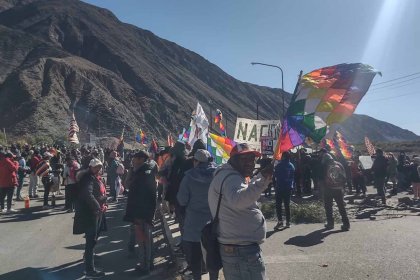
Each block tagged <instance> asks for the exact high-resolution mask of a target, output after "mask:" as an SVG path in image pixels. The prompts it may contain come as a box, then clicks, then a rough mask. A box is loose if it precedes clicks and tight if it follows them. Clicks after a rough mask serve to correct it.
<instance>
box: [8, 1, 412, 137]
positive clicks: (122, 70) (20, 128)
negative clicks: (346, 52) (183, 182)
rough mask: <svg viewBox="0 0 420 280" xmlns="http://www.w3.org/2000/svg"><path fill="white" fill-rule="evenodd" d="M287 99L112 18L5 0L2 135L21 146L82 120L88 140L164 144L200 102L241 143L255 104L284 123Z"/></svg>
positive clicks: (93, 10)
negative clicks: (242, 124) (237, 130)
mask: <svg viewBox="0 0 420 280" xmlns="http://www.w3.org/2000/svg"><path fill="white" fill-rule="evenodd" d="M282 95H284V96H285V99H286V105H287V104H288V102H289V100H290V94H288V93H286V92H282V91H281V90H279V89H272V88H268V87H262V86H257V85H253V84H250V83H245V82H241V81H239V80H237V79H235V78H233V77H231V76H230V75H228V74H227V73H225V72H224V71H222V70H221V69H220V68H219V67H217V66H216V65H214V64H212V63H211V62H209V61H207V60H206V59H205V58H203V57H201V56H200V55H198V54H196V53H194V52H192V51H190V50H187V49H185V48H182V47H181V46H179V45H177V44H175V43H173V42H170V41H167V40H165V39H162V38H159V37H157V36H155V35H154V34H153V33H152V32H150V31H147V30H143V29H141V28H138V27H135V26H133V25H129V24H126V23H122V22H121V21H119V20H118V19H117V18H116V17H115V16H114V15H113V14H112V13H111V12H110V11H108V10H106V9H102V8H98V7H95V6H92V5H89V4H86V3H83V2H80V1H77V0H0V114H1V116H2V117H1V118H0V127H4V128H6V131H8V132H9V134H12V136H14V137H15V138H19V137H24V136H28V135H30V136H33V135H49V136H52V137H61V138H62V137H65V135H66V133H67V128H68V122H69V118H70V115H71V112H72V111H73V110H74V112H75V115H76V119H77V121H78V123H79V126H80V127H81V129H82V131H84V132H90V133H95V134H96V135H97V136H105V135H107V136H118V135H119V134H120V133H121V131H122V127H123V126H124V125H125V126H126V131H127V134H128V136H127V138H130V139H134V131H135V130H137V129H138V128H142V129H143V130H144V131H146V132H147V133H148V134H149V135H150V134H151V135H153V136H155V137H157V138H160V139H165V138H166V135H167V133H168V132H169V131H170V132H172V133H174V134H175V133H177V132H180V131H181V129H182V127H186V126H187V125H188V124H189V119H190V116H191V112H192V111H193V110H194V109H195V106H196V103H197V101H199V102H200V103H201V104H202V106H203V107H204V109H205V111H206V112H208V113H209V112H210V110H213V112H214V111H215V110H216V109H220V110H221V111H222V112H223V114H224V117H225V118H226V119H227V120H228V124H227V131H228V136H232V134H233V130H234V125H235V120H236V117H237V116H240V117H249V118H255V117H256V113H255V111H256V110H255V109H256V104H259V115H260V118H261V119H272V118H278V116H279V115H280V114H281V113H282V112H281V108H280V107H281V106H279V104H281V97H282ZM358 118H361V117H358V116H356V117H354V119H355V121H353V122H352V121H349V122H347V123H346V124H345V125H344V126H343V127H344V128H345V127H348V131H349V133H350V134H351V135H357V136H354V137H355V139H357V138H358V137H359V136H360V135H365V134H366V132H367V131H368V130H367V129H366V126H365V124H364V126H361V127H358V126H357V124H359V123H360V122H357V121H356V120H357V119H358ZM352 119H353V118H352ZM369 122H370V123H371V125H370V126H369V127H374V126H375V125H376V124H382V123H380V122H377V121H376V120H374V119H369ZM385 126H386V125H385ZM386 127H389V126H386ZM393 128H395V130H394V132H393V134H394V135H395V136H397V135H401V138H404V139H405V137H406V136H405V135H408V134H402V132H401V134H400V131H402V130H399V131H397V130H398V128H396V127H393ZM403 132H404V133H405V131H403ZM350 134H349V135H350ZM380 135H382V134H378V137H381V136H380ZM350 137H353V136H349V138H350Z"/></svg>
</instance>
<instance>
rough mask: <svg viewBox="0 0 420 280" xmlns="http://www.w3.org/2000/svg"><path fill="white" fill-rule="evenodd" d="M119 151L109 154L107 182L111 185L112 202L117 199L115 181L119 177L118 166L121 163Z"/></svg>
mask: <svg viewBox="0 0 420 280" xmlns="http://www.w3.org/2000/svg"><path fill="white" fill-rule="evenodd" d="M117 156H118V153H117V152H116V151H112V152H111V153H110V155H109V162H108V170H107V175H108V177H107V179H106V181H107V184H108V186H109V192H110V196H111V202H116V201H117V191H116V188H115V182H116V179H117V176H118V175H117V168H118V165H119V161H118V158H117Z"/></svg>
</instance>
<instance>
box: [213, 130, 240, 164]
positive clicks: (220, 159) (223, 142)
mask: <svg viewBox="0 0 420 280" xmlns="http://www.w3.org/2000/svg"><path fill="white" fill-rule="evenodd" d="M235 146H236V142H235V141H233V140H231V139H229V138H227V137H222V136H218V135H216V134H213V133H209V137H208V138H207V150H208V151H209V152H210V154H211V155H212V157H213V159H214V162H215V163H216V164H223V163H226V162H227V161H228V160H229V158H230V152H231V151H232V149H233V147H235Z"/></svg>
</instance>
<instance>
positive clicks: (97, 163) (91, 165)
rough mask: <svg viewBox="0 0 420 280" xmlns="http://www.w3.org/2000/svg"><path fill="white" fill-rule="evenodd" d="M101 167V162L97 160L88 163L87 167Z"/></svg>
mask: <svg viewBox="0 0 420 280" xmlns="http://www.w3.org/2000/svg"><path fill="white" fill-rule="evenodd" d="M99 165H100V166H102V165H103V164H102V162H101V161H100V160H99V159H97V158H93V159H92V160H91V161H90V162H89V167H96V166H99Z"/></svg>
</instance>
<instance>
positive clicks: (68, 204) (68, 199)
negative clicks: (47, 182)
mask: <svg viewBox="0 0 420 280" xmlns="http://www.w3.org/2000/svg"><path fill="white" fill-rule="evenodd" d="M75 188H76V184H70V185H66V187H65V189H64V196H65V204H64V205H65V208H66V209H70V210H74V200H75V197H74V195H75Z"/></svg>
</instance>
